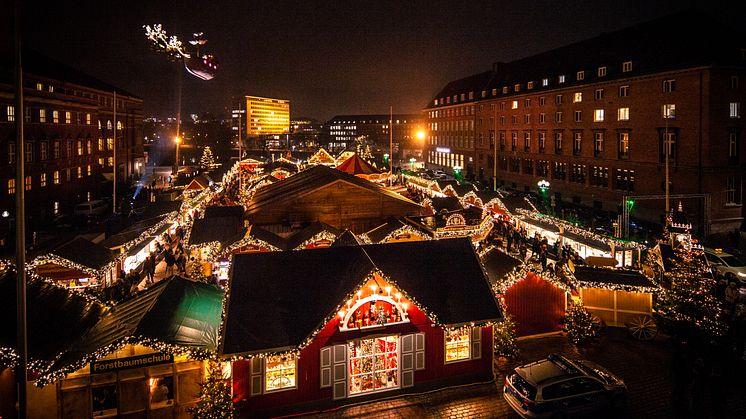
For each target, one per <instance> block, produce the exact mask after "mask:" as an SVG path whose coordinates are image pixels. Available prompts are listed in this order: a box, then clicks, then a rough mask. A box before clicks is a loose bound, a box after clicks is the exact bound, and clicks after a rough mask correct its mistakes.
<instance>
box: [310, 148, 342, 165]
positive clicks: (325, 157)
mask: <svg viewBox="0 0 746 419" xmlns="http://www.w3.org/2000/svg"><path fill="white" fill-rule="evenodd" d="M308 165H309V166H316V165H323V166H327V167H337V161H336V160H335V159H334V157H332V155H331V154H329V152H328V151H326V150H324V148H323V147H321V148H319V150H318V151H317V152H316V153H314V155H313V156H311V157H309V158H308Z"/></svg>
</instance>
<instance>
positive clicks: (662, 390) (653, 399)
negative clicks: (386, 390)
mask: <svg viewBox="0 0 746 419" xmlns="http://www.w3.org/2000/svg"><path fill="white" fill-rule="evenodd" d="M519 347H520V349H521V354H520V357H519V359H517V360H515V361H510V362H499V361H498V362H497V364H496V370H497V371H498V378H497V380H496V383H497V384H495V383H489V384H477V385H471V386H463V387H457V388H451V389H446V390H440V391H434V392H430V393H424V394H413V395H406V396H399V397H396V398H393V399H389V400H379V401H374V402H369V403H364V404H360V405H353V406H347V407H341V408H338V409H336V410H331V411H327V412H324V413H319V414H314V415H309V416H307V417H312V418H315V419H322V418H324V419H325V418H354V417H363V416H365V417H366V418H511V419H512V418H518V417H519V416H518V415H517V414H516V413H515V412H513V411H512V410H511V409H510V407H509V406H508V405H507V403H506V402H505V401H504V400H503V398H502V390H501V387H502V386H501V384H502V383H503V382H504V380H505V374H506V373H507V372H510V371H512V369H513V368H515V367H516V366H518V365H522V364H525V363H528V362H531V361H535V360H538V359H542V358H545V357H546V356H547V355H548V354H550V353H553V352H555V353H561V354H563V355H566V356H570V357H580V358H584V359H589V360H592V361H595V362H597V363H599V364H601V365H603V366H605V367H607V368H608V369H609V370H610V371H612V372H614V373H615V374H617V375H618V376H619V377H621V378H622V379H623V380H624V381H625V383H626V384H627V387H628V408H627V411H626V412H612V413H614V414H613V415H608V414H606V415H604V416H610V417H613V416H616V417H630V418H676V417H677V414H676V412H677V411H678V412H679V414H678V417H692V418H694V417H696V418H708V415H707V414H706V413H705V414H702V413H700V414H696V415H694V414H689V415H686V414H682V413H680V412H681V411H682V410H686V406H683V408H680V409H678V410H675V409H674V402H673V400H674V398H673V390H674V373H673V368H674V365H673V349H672V347H671V345H670V344H669V343H668V342H667V340H665V339H663V338H659V339H656V340H654V341H651V342H639V341H636V340H634V339H632V338H630V337H628V336H627V335H626V333H625V332H624V331H623V330H621V329H613V328H612V329H609V331H608V332H607V334H606V335H605V336H604V337H603V338H602V339H601V340H600V341H599V342H597V343H596V344H595V345H593V346H589V347H581V348H577V347H575V346H573V345H572V344H570V343H569V341H568V339H567V338H566V337H564V336H559V335H553V336H547V337H537V338H529V339H525V340H521V341H519ZM742 367H743V365H740V366H739V368H737V369H738V370H739V371H740V372H736V371H732V372H731V373H732V374H740V376H741V377H744V375H743V368H742ZM731 381H733V382H735V383H736V384H734V387H732V388H730V389H729V390H728V391H727V404H726V407H725V409H723V410H724V412H720V413H718V414H715V413H711V414H710V415H709V417H710V418H746V380H744V379H737V378H736V379H734V380H731ZM705 387H706V388H705V390H704V391H703V392H702V394H699V398H698V400H699V401H700V402H701V403H703V405H704V406H705V407H704V410H703V411H705V412H708V411H711V409H710V407H709V406H710V395H709V388H708V386H707V385H706V386H705ZM681 403H685V404H688V402H687V401H686V400H685V401H683V402H681ZM689 403H691V401H689ZM695 403H696V402H695ZM680 407H681V406H680Z"/></svg>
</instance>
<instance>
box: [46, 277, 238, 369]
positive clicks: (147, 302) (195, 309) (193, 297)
mask: <svg viewBox="0 0 746 419" xmlns="http://www.w3.org/2000/svg"><path fill="white" fill-rule="evenodd" d="M222 304H223V291H222V290H221V289H220V288H218V287H216V286H214V285H209V284H205V283H203V282H196V281H191V280H189V279H185V278H181V277H177V276H174V277H171V278H169V279H165V280H163V281H160V282H158V283H157V284H155V285H153V286H152V287H150V288H148V289H147V290H145V291H143V292H141V293H138V294H135V295H134V296H133V297H131V298H129V299H127V300H125V301H122V302H121V303H119V304H117V305H115V306H114V307H113V308H112V309H111V310H110V311H109V312H107V313H106V315H104V316H103V317H102V318H101V320H100V321H99V322H98V323H96V325H95V326H93V327H92V328H91V329H90V330H89V331H88V332H87V333H85V334H83V335H82V336H81V337H80V338H79V339H78V340H77V341H76V342H74V343H73V344H72V345H71V346H70V348H69V350H68V351H66V352H65V354H64V356H63V357H61V358H60V359H59V361H57V363H56V366H57V367H63V366H65V365H69V364H74V363H76V362H79V361H80V360H83V359H84V358H85V357H87V356H90V355H92V354H93V353H94V352H96V351H98V350H100V349H101V348H104V347H106V346H109V345H112V344H115V343H118V342H122V341H123V340H124V339H127V338H131V337H142V338H146V339H153V340H156V341H158V342H161V343H165V344H170V345H178V346H182V347H188V348H197V349H205V350H210V351H214V350H215V349H216V348H217V343H218V329H219V328H220V317H221V312H222V307H223V306H222Z"/></svg>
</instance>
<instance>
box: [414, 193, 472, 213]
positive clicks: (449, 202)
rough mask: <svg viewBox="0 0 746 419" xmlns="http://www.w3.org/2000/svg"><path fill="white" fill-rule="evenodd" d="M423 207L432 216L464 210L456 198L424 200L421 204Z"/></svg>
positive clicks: (446, 197) (438, 197)
mask: <svg viewBox="0 0 746 419" xmlns="http://www.w3.org/2000/svg"><path fill="white" fill-rule="evenodd" d="M423 206H424V207H425V208H428V209H429V210H430V211H431V212H432V214H437V213H440V212H443V211H446V212H451V211H458V210H461V209H464V206H463V205H462V204H461V200H460V199H459V198H458V197H456V196H434V197H432V198H426V199H425V201H424V202H423Z"/></svg>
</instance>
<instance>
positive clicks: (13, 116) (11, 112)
mask: <svg viewBox="0 0 746 419" xmlns="http://www.w3.org/2000/svg"><path fill="white" fill-rule="evenodd" d="M7 110H8V122H13V121H15V120H16V108H15V106H12V105H8V108H7Z"/></svg>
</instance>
